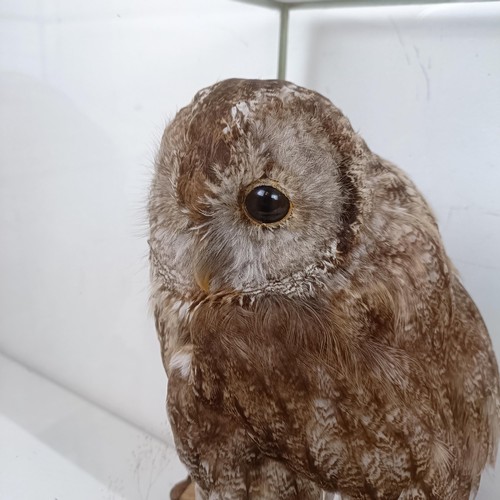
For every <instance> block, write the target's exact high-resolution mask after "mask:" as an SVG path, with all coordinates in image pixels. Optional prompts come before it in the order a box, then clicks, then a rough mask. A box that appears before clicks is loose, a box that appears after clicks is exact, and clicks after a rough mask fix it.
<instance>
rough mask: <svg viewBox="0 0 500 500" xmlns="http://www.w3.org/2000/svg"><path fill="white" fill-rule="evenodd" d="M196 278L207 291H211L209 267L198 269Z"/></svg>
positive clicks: (195, 274) (195, 273) (199, 284)
mask: <svg viewBox="0 0 500 500" xmlns="http://www.w3.org/2000/svg"><path fill="white" fill-rule="evenodd" d="M194 279H195V280H196V283H197V284H198V286H199V287H200V288H201V289H202V290H203V291H204V292H205V293H207V294H208V293H210V273H209V271H208V269H200V268H198V269H196V270H195V272H194Z"/></svg>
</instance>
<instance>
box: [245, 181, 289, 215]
mask: <svg viewBox="0 0 500 500" xmlns="http://www.w3.org/2000/svg"><path fill="white" fill-rule="evenodd" d="M245 210H246V212H247V214H248V215H249V216H250V217H251V218H252V219H254V220H255V221H257V222H262V223H263V224H272V223H274V222H279V221H280V220H282V219H284V218H285V217H286V216H287V215H288V212H290V200H289V199H288V198H287V197H286V196H285V195H284V194H283V193H282V192H281V191H278V190H277V189H276V188H275V187H273V186H257V187H255V188H253V189H252V190H251V191H250V192H249V193H248V194H247V195H246V197H245Z"/></svg>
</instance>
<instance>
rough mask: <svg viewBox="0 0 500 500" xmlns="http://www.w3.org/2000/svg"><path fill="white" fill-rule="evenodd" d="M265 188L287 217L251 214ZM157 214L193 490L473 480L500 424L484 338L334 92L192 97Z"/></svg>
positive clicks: (408, 195)
mask: <svg viewBox="0 0 500 500" xmlns="http://www.w3.org/2000/svg"><path fill="white" fill-rule="evenodd" d="M255 183H262V184H266V185H272V186H275V187H278V188H280V189H281V190H282V192H283V193H285V194H286V196H287V197H289V200H290V202H291V212H290V215H289V217H287V218H285V219H283V220H282V221H280V222H277V223H276V224H273V225H265V224H259V223H257V222H256V221H255V220H252V219H251V218H250V217H249V216H248V213H247V212H246V211H245V210H244V209H243V203H244V198H245V196H247V193H248V189H249V187H250V188H251V187H252V186H253V185H254V184H255ZM149 211H150V226H151V234H150V246H151V272H152V288H153V291H152V302H153V306H154V314H155V318H156V327H157V331H158V336H159V339H160V343H161V347H162V357H163V362H164V366H165V369H166V372H167V374H168V378H169V384H168V412H169V417H170V422H171V424H172V429H173V432H174V436H175V442H176V446H177V450H178V453H179V456H180V458H181V459H182V461H183V462H184V463H185V464H186V466H187V467H188V469H189V471H190V474H191V475H192V477H193V478H194V480H195V481H196V483H197V495H198V498H210V499H216V498H220V499H240V498H252V499H255V498H263V499H276V498H280V499H299V498H300V499H320V498H322V495H325V496H324V497H323V498H328V497H329V495H331V497H332V498H333V494H334V493H338V494H340V495H341V496H342V498H343V499H374V498H378V499H382V498H383V499H402V500H404V499H453V500H461V499H468V498H469V495H470V493H471V492H472V493H474V492H475V490H476V489H477V487H478V484H479V480H480V475H481V472H482V471H483V469H484V467H485V466H486V465H487V464H491V463H493V462H494V460H495V457H496V447H497V439H498V429H499V407H500V405H499V384H498V369H497V364H496V361H495V356H494V354H493V351H492V347H491V342H490V339H489V337H488V333H487V331H486V328H485V326H484V324H483V321H482V319H481V316H480V314H479V312H478V310H477V309H476V307H475V305H474V303H473V302H472V300H471V299H470V297H469V295H468V294H467V292H466V291H465V290H464V288H463V286H462V284H461V282H460V279H459V278H458V276H457V273H456V271H455V270H454V268H453V266H452V264H451V262H450V261H449V259H448V257H447V256H446V253H445V250H444V248H443V243H442V240H441V237H440V235H439V231H438V228H437V224H436V221H435V219H434V217H433V215H432V212H431V210H430V209H429V207H428V205H427V203H426V202H425V200H424V199H423V197H422V196H421V194H420V193H419V192H418V191H417V189H416V188H415V186H414V185H413V184H412V182H411V181H410V180H409V179H408V178H407V176H406V175H405V174H404V173H403V172H401V171H400V170H399V169H398V168H397V167H395V166H394V165H392V164H391V163H389V162H387V161H385V160H383V159H382V158H380V157H378V156H377V155H375V154H374V153H372V152H371V151H370V150H369V149H368V147H367V146H366V144H365V143H364V141H363V140H362V139H361V138H360V137H359V136H358V135H357V134H355V133H354V132H353V130H352V128H351V126H350V124H349V121H348V120H347V119H346V118H345V117H344V116H343V115H342V113H341V112H340V111H339V110H338V109H337V108H335V107H334V106H333V105H332V104H331V103H330V102H329V101H328V100H327V99H326V98H324V97H322V96H321V95H319V94H317V93H315V92H312V91H309V90H306V89H303V88H301V87H297V86H295V85H293V84H291V83H287V82H281V81H274V80H267V81H260V80H226V81H223V82H220V83H217V84H216V85H214V86H212V87H210V88H207V89H204V90H202V91H200V92H199V93H198V94H197V95H196V96H195V98H194V100H193V102H192V103H191V104H190V105H189V106H187V107H185V108H183V109H182V110H181V111H179V113H178V114H177V116H176V117H175V119H174V120H173V121H172V122H171V123H170V124H169V125H168V127H167V129H166V131H165V134H164V136H163V140H162V143H161V147H160V151H159V153H158V157H157V161H156V170H155V176H154V180H153V184H152V188H151V198H150V204H149ZM464 237H465V235H464Z"/></svg>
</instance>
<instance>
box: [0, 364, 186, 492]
mask: <svg viewBox="0 0 500 500" xmlns="http://www.w3.org/2000/svg"><path fill="white" fill-rule="evenodd" d="M0 442H1V443H2V446H1V447H0V498H1V499H5V500H7V499H8V500H39V499H41V498H50V499H51V500H52V499H58V500H64V499H68V500H69V499H71V500H80V499H81V500H89V499H92V500H94V499H95V500H100V499H102V500H111V499H113V500H115V499H116V500H121V499H127V500H166V499H168V496H169V491H170V488H171V487H172V486H173V485H174V484H175V483H176V482H178V481H179V480H181V479H183V478H184V477H185V475H186V472H185V469H184V467H183V465H182V464H181V463H180V462H179V460H178V458H177V455H176V453H175V450H173V449H172V448H170V447H168V446H167V445H165V444H164V443H162V442H160V441H159V440H157V439H156V438H154V437H152V436H150V435H148V434H146V433H144V432H143V431H141V430H139V429H137V428H135V427H133V426H132V425H130V424H128V423H126V422H124V421H123V420H121V419H120V418H118V417H115V416H113V415H111V414H109V413H108V412H106V411H104V410H102V409H100V408H97V407H96V406H94V405H92V404H90V403H88V402H87V401H85V400H83V399H80V398H79V397H77V396H75V395H74V394H72V393H70V392H68V391H66V390H64V389H62V388H60V387H59V386H57V385H55V384H53V383H52V382H49V381H47V380H46V379H44V378H43V377H41V376H39V375H37V374H35V373H33V372H31V371H29V370H28V369H27V368H25V367H24V366H22V365H20V364H18V363H16V362H14V361H12V360H11V359H9V358H7V357H5V356H3V355H0Z"/></svg>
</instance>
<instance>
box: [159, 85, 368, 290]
mask: <svg viewBox="0 0 500 500" xmlns="http://www.w3.org/2000/svg"><path fill="white" fill-rule="evenodd" d="M372 156H373V155H372V154H371V153H370V151H369V150H368V148H367V147H366V145H365V144H364V142H363V140H362V139H361V138H360V137H359V136H357V135H356V134H355V133H354V132H353V130H352V128H351V126H350V124H349V122H348V120H347V119H346V118H345V117H344V116H343V115H342V113H341V112H340V111H339V110H338V109H337V108H336V107H335V106H333V105H332V104H331V103H330V101H328V100H327V99H326V98H325V97H323V96H321V95H319V94H318V93H316V92H313V91H310V90H307V89H304V88H301V87H298V86H296V85H294V84H292V83H289V82H284V81H278V80H239V79H231V80H225V81H222V82H220V83H217V84H215V85H213V86H212V87H208V88H206V89H203V90H201V91H200V92H198V93H197V94H196V96H195V97H194V99H193V101H192V102H191V103H190V104H189V105H188V106H186V107H185V108H183V109H181V110H180V111H179V112H178V113H177V115H176V116H175V118H174V120H173V121H172V122H171V123H170V124H169V125H168V127H167V128H166V130H165V133H164V135H163V139H162V142H161V147H160V150H159V153H158V156H157V159H156V173H155V177H154V181H153V185H152V188H151V198H150V199H151V201H150V207H149V209H150V225H151V237H150V246H151V253H152V260H153V265H154V266H156V268H157V269H158V270H159V272H160V273H163V274H165V275H167V277H168V280H167V281H168V282H169V283H175V287H176V289H177V290H182V292H183V293H186V294H187V293H189V292H190V291H193V290H202V291H204V292H205V293H208V294H217V293H227V292H234V291H235V292H240V293H248V294H252V293H265V292H266V291H270V292H280V291H282V292H284V293H287V294H294V293H297V294H310V293H314V290H315V289H316V288H317V287H318V286H321V283H322V280H323V276H324V275H326V274H328V272H329V270H331V269H332V268H335V267H336V266H338V265H339V263H341V262H342V259H343V257H344V255H345V254H346V253H347V252H348V250H349V248H350V246H351V245H352V244H353V240H354V238H355V237H356V228H357V226H358V225H359V221H360V220H361V218H362V216H363V212H364V211H365V210H366V209H367V207H366V206H365V204H363V203H361V201H360V200H363V199H364V198H365V197H364V196H362V191H363V190H365V189H369V187H368V186H365V184H366V183H365V181H364V178H365V176H366V169H367V164H368V165H369V163H370V161H372Z"/></svg>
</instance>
